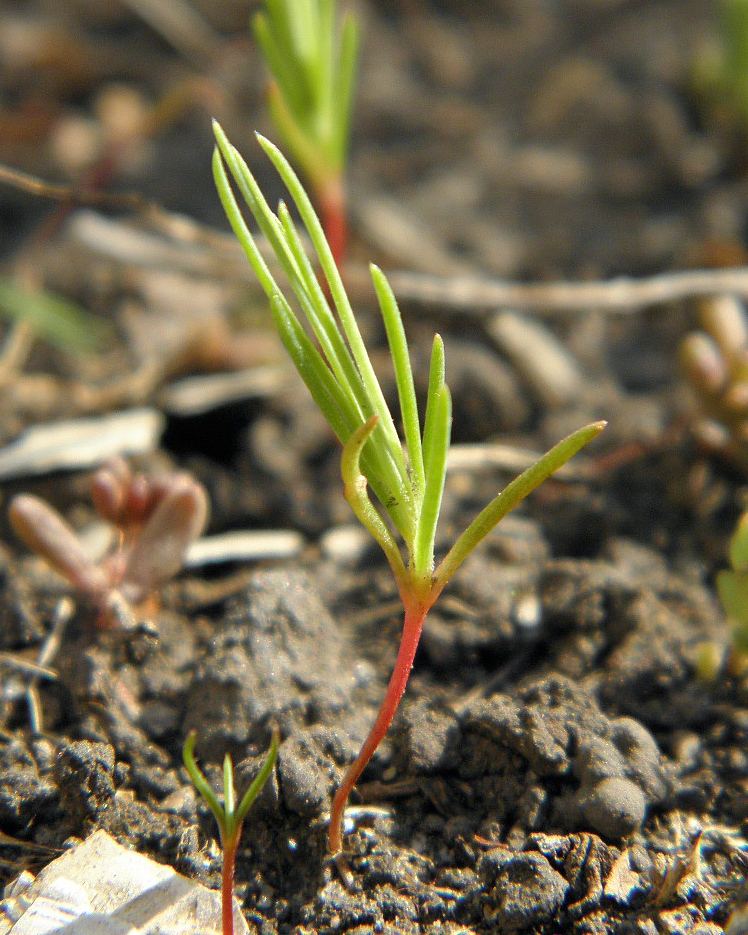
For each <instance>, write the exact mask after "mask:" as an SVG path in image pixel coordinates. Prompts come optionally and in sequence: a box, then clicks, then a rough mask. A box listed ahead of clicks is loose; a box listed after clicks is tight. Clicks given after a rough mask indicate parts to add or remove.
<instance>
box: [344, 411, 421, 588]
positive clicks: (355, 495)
mask: <svg viewBox="0 0 748 935" xmlns="http://www.w3.org/2000/svg"><path fill="white" fill-rule="evenodd" d="M377 421H378V419H377V416H372V417H371V418H370V419H369V420H368V422H365V423H364V424H363V425H361V426H359V428H357V429H356V431H355V432H354V433H353V434H352V435H351V437H350V438H349V440H348V442H347V443H346V445H345V447H344V448H343V456H342V458H341V462H340V471H341V474H342V476H343V483H344V485H345V489H344V493H345V498H346V500H347V501H348V502H349V503H350V505H351V509H352V510H353V512H354V513H355V514H356V516H357V517H358V519H359V521H360V522H361V524H362V526H363V527H364V528H365V529H366V530H367V531H368V532H369V534H370V535H371V537H372V538H373V539H374V541H375V542H378V543H379V545H380V546H381V548H382V551H383V552H384V554H385V555H386V556H387V560H388V562H389V563H390V567H391V568H392V571H393V574H394V575H395V578H396V580H397V581H398V582H399V583H401V584H402V583H404V582H405V581H406V580H407V577H408V575H407V572H406V570H405V565H404V564H403V560H402V556H401V555H400V550H399V549H398V547H397V543H396V542H395V540H394V539H393V538H392V533H391V532H390V531H389V529H388V528H387V524H386V523H385V522H384V520H383V519H382V517H381V516H380V515H379V512H378V510H377V509H376V507H375V506H374V504H373V503H372V502H371V500H370V499H369V494H368V491H367V482H366V477H365V476H364V475H363V474H362V473H361V468H360V463H359V462H360V458H361V450H362V449H363V447H364V445H365V444H366V442H367V440H368V439H369V436H370V435H371V433H372V432H373V431H374V429H375V428H376V426H377ZM385 506H386V504H385Z"/></svg>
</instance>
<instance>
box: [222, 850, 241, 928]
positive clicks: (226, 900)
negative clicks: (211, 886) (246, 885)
mask: <svg viewBox="0 0 748 935" xmlns="http://www.w3.org/2000/svg"><path fill="white" fill-rule="evenodd" d="M238 844H239V841H238V839H237V840H236V841H229V842H226V843H225V844H224V847H223V873H222V875H221V930H222V932H223V935H234V872H235V870H236V849H237V846H238Z"/></svg>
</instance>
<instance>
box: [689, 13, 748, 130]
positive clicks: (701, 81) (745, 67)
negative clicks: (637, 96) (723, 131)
mask: <svg viewBox="0 0 748 935" xmlns="http://www.w3.org/2000/svg"><path fill="white" fill-rule="evenodd" d="M715 12H716V14H717V17H718V19H717V26H718V31H717V36H716V41H713V42H711V43H710V44H708V45H704V46H703V47H702V48H701V49H700V50H699V52H698V54H697V56H696V61H695V63H694V67H693V82H694V85H695V90H696V92H697V93H698V94H699V95H700V96H701V97H702V98H703V99H704V100H705V101H706V102H707V103H708V104H710V105H711V106H712V107H713V108H716V109H717V111H718V114H719V116H721V117H722V119H723V120H725V119H727V120H728V121H730V122H732V123H734V122H737V123H738V124H742V126H743V128H744V129H745V128H746V127H748V0H720V2H719V3H718V4H716V7H715Z"/></svg>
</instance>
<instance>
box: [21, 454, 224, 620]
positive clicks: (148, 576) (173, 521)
mask: <svg viewBox="0 0 748 935" xmlns="http://www.w3.org/2000/svg"><path fill="white" fill-rule="evenodd" d="M91 497H92V500H93V503H94V507H95V508H96V511H97V512H98V514H99V515H100V516H101V517H102V518H103V519H105V520H107V521H108V522H110V523H112V524H113V525H114V526H115V527H116V528H117V531H118V542H117V545H116V548H115V549H114V550H113V551H112V552H110V553H109V554H107V555H106V556H105V557H104V558H103V559H102V561H101V562H99V563H98V564H97V563H95V562H94V561H93V560H92V559H91V557H90V556H89V555H88V553H87V551H86V549H85V547H84V545H83V543H82V542H81V541H80V539H79V538H78V536H77V535H76V534H75V531H74V530H73V529H72V528H71V527H70V526H69V525H68V523H67V522H66V521H65V520H64V519H63V518H62V516H60V514H59V513H58V512H57V511H56V510H54V509H53V508H52V507H51V506H50V505H49V504H48V503H46V502H45V501H44V500H42V499H40V498H39V497H35V496H33V495H31V494H19V495H18V496H16V497H14V498H13V500H12V501H11V503H10V507H9V508H8V517H9V519H10V523H11V525H12V527H13V529H14V530H15V532H16V534H17V535H18V537H19V538H20V539H21V540H22V541H23V542H24V543H25V544H26V545H27V546H28V547H29V548H30V549H31V550H32V551H33V552H36V553H37V555H41V556H42V557H43V558H45V559H46V560H47V562H49V564H50V565H51V566H52V567H53V568H54V569H55V570H56V571H58V572H59V573H60V574H61V575H63V576H64V577H65V578H66V579H67V580H68V581H69V582H70V584H71V585H72V586H73V587H74V588H75V590H77V591H79V592H81V593H82V594H85V595H87V596H88V598H89V599H91V600H92V601H93V603H94V604H95V605H96V606H97V607H98V608H99V611H100V613H101V620H102V622H103V623H109V624H112V623H119V624H120V625H126V624H127V622H128V618H129V613H128V608H129V606H130V605H131V604H137V603H140V602H141V601H143V600H145V598H146V597H148V595H149V594H150V593H151V592H152V591H154V590H155V589H156V588H157V587H158V586H159V585H161V584H163V582H165V581H168V580H169V578H171V577H172V575H175V574H176V573H177V572H178V571H179V569H180V568H181V567H182V562H183V560H184V554H185V551H186V550H187V546H188V545H189V544H190V542H192V540H193V539H196V538H197V537H198V536H199V535H200V533H201V532H202V531H203V529H204V527H205V523H206V521H207V518H208V497H207V494H206V493H205V490H204V489H203V487H202V485H201V484H199V483H198V482H197V481H196V480H195V479H194V478H193V477H191V476H190V475H189V474H186V473H183V472H176V473H173V474H164V475H163V476H160V477H154V478H148V477H146V476H145V475H144V474H133V473H132V472H131V471H130V468H129V467H128V466H127V464H126V463H125V462H124V461H123V460H122V458H113V459H111V460H110V461H109V462H108V463H107V464H105V465H104V466H103V467H102V468H100V469H99V470H98V471H97V472H96V473H95V474H94V476H93V480H92V484H91Z"/></svg>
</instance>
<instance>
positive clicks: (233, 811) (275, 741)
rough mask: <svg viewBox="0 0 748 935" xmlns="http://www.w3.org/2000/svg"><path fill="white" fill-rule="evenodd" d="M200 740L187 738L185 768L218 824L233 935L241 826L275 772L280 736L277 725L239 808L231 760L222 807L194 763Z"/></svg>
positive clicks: (227, 929)
mask: <svg viewBox="0 0 748 935" xmlns="http://www.w3.org/2000/svg"><path fill="white" fill-rule="evenodd" d="M196 740H197V731H195V730H191V731H190V732H189V734H188V735H187V739H186V740H185V742H184V748H183V750H182V759H183V760H184V765H185V768H186V769H187V772H188V773H189V777H190V779H191V780H192V784H193V785H194V787H195V788H196V789H197V791H198V792H199V793H200V795H201V796H202V797H203V799H205V802H206V803H207V805H208V808H210V810H211V812H213V814H214V816H215V819H216V821H217V822H218V831H219V834H220V836H221V847H222V849H223V872H222V874H221V922H222V932H223V935H234V875H235V871H236V851H237V848H238V847H239V839H240V838H241V834H242V825H243V824H244V819H245V818H246V817H247V812H248V811H249V810H250V808H251V807H252V804H253V803H254V800H255V799H256V798H257V796H258V795H259V794H260V792H261V791H262V787H263V786H264V785H265V783H266V782H267V781H268V778H269V776H270V774H271V772H272V771H273V767H274V766H275V761H276V759H277V758H278V747H279V745H280V733H279V730H278V727H277V725H274V726H273V732H272V738H271V740H270V749H269V750H268V752H267V756H266V757H265V762H264V763H263V764H262V768H261V769H260V772H259V773H258V774H257V776H256V777H255V779H254V781H253V783H252V785H251V786H250V787H249V789H247V791H246V792H245V793H244V798H243V799H242V800H241V802H240V803H239V807H238V808H236V792H235V790H234V766H233V763H232V762H231V757H230V756H229V755H228V753H227V754H226V756H225V757H224V760H223V805H221V803H220V802H219V801H218V796H216V794H215V792H213V790H212V789H211V788H210V784H209V783H208V780H207V779H206V778H205V776H204V775H203V774H202V772H201V771H200V767H199V766H198V765H197V763H196V762H195V753H194V751H195V742H196Z"/></svg>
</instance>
